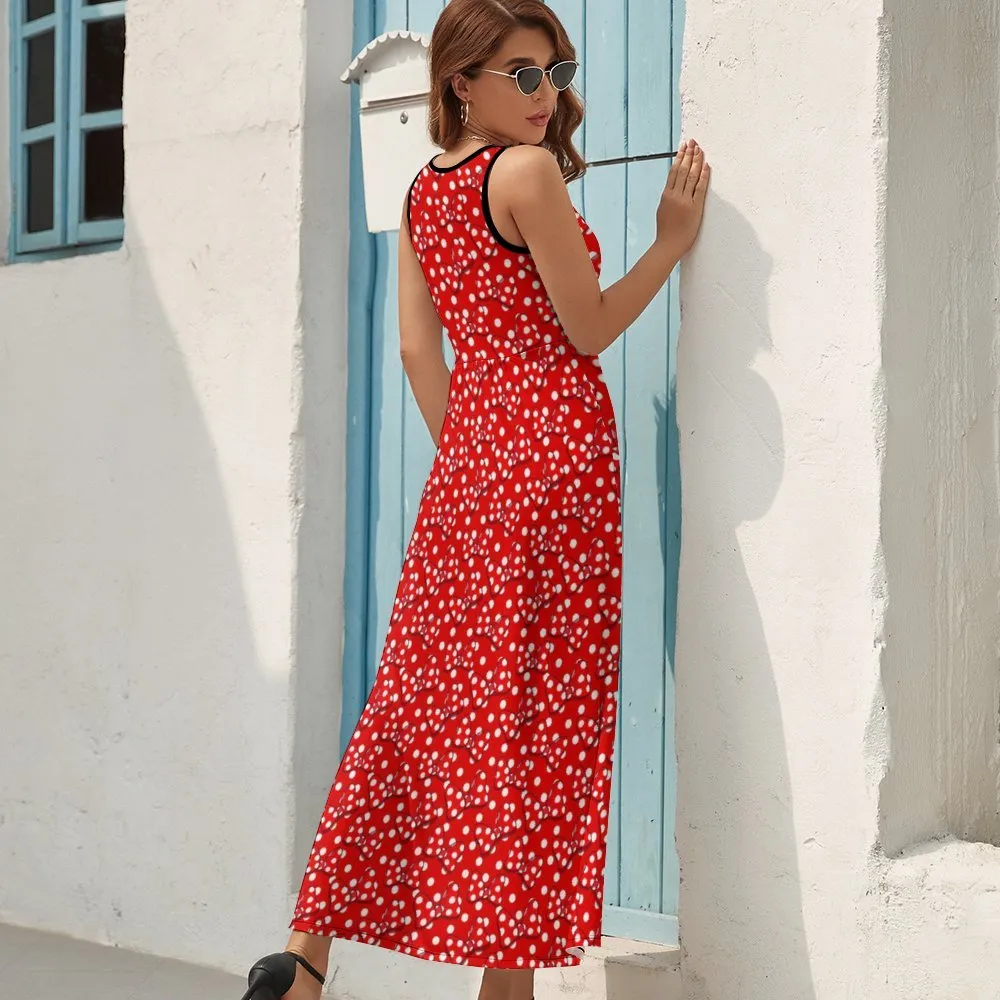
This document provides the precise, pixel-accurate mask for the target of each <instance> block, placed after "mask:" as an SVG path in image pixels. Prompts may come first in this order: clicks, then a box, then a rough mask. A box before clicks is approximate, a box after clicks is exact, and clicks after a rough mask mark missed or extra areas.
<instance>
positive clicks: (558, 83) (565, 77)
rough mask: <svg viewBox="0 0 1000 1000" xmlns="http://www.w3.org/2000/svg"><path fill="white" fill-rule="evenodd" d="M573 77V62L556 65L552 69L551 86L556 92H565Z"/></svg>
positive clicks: (574, 66)
mask: <svg viewBox="0 0 1000 1000" xmlns="http://www.w3.org/2000/svg"><path fill="white" fill-rule="evenodd" d="M575 76H576V63H575V62H561V63H556V64H555V66H553V67H552V86H553V87H555V88H556V90H565V89H566V88H567V87H568V86H569V85H570V84H571V83H572V82H573V77H575Z"/></svg>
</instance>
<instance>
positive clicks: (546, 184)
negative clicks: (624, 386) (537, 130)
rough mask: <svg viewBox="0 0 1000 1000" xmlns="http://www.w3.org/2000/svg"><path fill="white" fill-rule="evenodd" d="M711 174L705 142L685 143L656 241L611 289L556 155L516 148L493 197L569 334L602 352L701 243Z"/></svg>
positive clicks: (496, 177) (587, 350)
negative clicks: (602, 279)
mask: <svg viewBox="0 0 1000 1000" xmlns="http://www.w3.org/2000/svg"><path fill="white" fill-rule="evenodd" d="M512 154H514V155H512ZM501 167H504V168H506V169H504V170H501ZM709 174H710V169H709V166H708V164H707V163H705V158H704V154H703V153H702V150H701V149H700V147H698V146H697V145H696V144H695V143H693V142H691V143H684V144H683V145H682V147H681V149H680V150H679V152H678V156H677V157H676V159H675V160H674V164H673V166H672V167H671V169H670V174H669V176H668V178H667V184H666V187H665V188H664V189H663V194H662V195H661V197H660V204H659V207H658V208H657V212H656V239H655V240H654V241H653V245H652V246H651V247H650V248H649V249H648V250H647V251H646V252H645V253H644V254H643V255H642V257H640V258H639V260H638V261H636V263H635V264H634V265H633V266H632V268H631V269H630V270H629V271H628V272H627V273H626V274H625V276H624V277H623V278H621V279H620V280H619V281H616V282H615V283H614V284H613V285H611V286H610V287H609V288H607V289H606V290H604V291H602V290H601V287H600V283H599V282H598V280H597V275H596V273H595V272H594V266H593V263H592V262H591V260H590V255H589V254H588V252H587V247H586V244H585V243H584V241H583V240H582V239H581V234H580V226H579V223H578V222H577V220H576V215H575V213H574V210H573V203H572V201H571V200H570V197H569V191H568V190H567V188H566V182H565V180H564V179H563V177H562V174H561V172H560V170H559V166H558V164H557V163H556V160H555V157H554V156H552V154H551V153H549V152H548V151H547V150H544V149H542V148H541V147H538V146H517V147H515V148H514V149H511V150H509V151H508V152H507V154H506V156H504V157H502V158H501V159H499V160H498V161H497V165H496V168H495V169H494V172H493V179H492V182H491V185H490V198H491V202H495V201H496V200H497V199H498V198H503V200H504V201H505V202H506V207H507V208H508V210H509V212H510V215H511V217H512V218H513V220H514V223H515V224H516V225H517V228H518V230H519V231H520V233H521V236H522V238H523V242H524V244H525V245H526V246H527V247H528V249H529V251H530V252H531V257H532V260H533V261H534V263H535V267H536V268H537V269H538V274H539V276H540V278H541V280H542V283H543V284H544V286H545V290H546V291H547V292H548V295H549V298H550V299H551V300H552V305H553V307H554V308H555V311H556V315H557V316H558V318H559V322H560V324H561V326H562V328H563V331H564V332H565V334H566V336H567V337H568V338H569V340H570V341H571V343H572V344H573V345H574V347H576V348H577V350H579V351H581V352H582V353H584V354H600V353H601V351H604V350H605V349H606V348H608V347H609V346H610V345H611V344H613V343H614V342H615V340H617V339H618V337H620V336H621V334H622V333H624V332H625V330H627V329H628V328H629V327H630V326H631V325H632V323H634V322H635V320H636V319H638V317H639V316H640V315H641V314H642V311H643V310H644V309H645V308H646V307H647V306H648V305H649V303H650V302H651V301H652V300H653V298H654V296H655V295H656V293H657V292H658V291H659V290H660V289H661V288H662V287H663V285H664V284H665V283H666V280H667V278H669V277H670V273H671V271H673V269H674V267H676V265H677V262H678V261H679V260H680V259H681V258H682V257H683V256H684V254H686V253H687V252H688V250H690V249H691V247H692V246H693V245H694V241H695V239H696V238H697V235H698V231H699V228H700V226H701V219H702V215H703V213H704V208H705V194H706V192H707V190H708V181H709Z"/></svg>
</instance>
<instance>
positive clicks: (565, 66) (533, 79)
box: [483, 59, 580, 97]
mask: <svg viewBox="0 0 1000 1000" xmlns="http://www.w3.org/2000/svg"><path fill="white" fill-rule="evenodd" d="M579 68H580V64H579V63H577V62H573V60H572V59H567V60H565V61H563V62H558V63H556V64H555V66H553V67H552V68H551V69H542V67H541V66H522V67H521V68H520V69H519V70H515V71H514V72H513V73H501V72H500V70H498V69H484V70H483V72H484V73H492V74H493V75H494V76H509V77H510V78H511V79H512V80H513V81H514V82H515V83H516V84H517V89H518V90H519V91H521V93H522V94H524V96H525V97H530V96H531V95H532V94H533V93H534V92H535V91H536V90H538V88H539V87H540V86H541V85H542V80H544V79H545V77H546V75H547V76H548V78H549V81H550V82H551V83H552V86H553V87H555V89H556V90H560V91H562V90H565V89H566V88H567V87H568V86H569V85H570V84H571V83H572V82H573V78H574V77H575V76H576V71H577V70H578V69H579Z"/></svg>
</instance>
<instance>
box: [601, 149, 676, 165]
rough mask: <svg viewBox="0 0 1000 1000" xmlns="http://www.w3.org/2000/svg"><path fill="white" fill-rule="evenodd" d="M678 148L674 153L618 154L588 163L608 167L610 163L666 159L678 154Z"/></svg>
mask: <svg viewBox="0 0 1000 1000" xmlns="http://www.w3.org/2000/svg"><path fill="white" fill-rule="evenodd" d="M676 155H677V150H676V149H675V150H674V151H673V152H672V153H645V154H644V155H642V156H617V157H615V158H614V159H613V160H593V161H592V162H590V163H588V164H587V166H588V167H606V166H607V165H608V164H610V163H638V162H639V161H640V160H665V159H668V158H669V157H672V156H676Z"/></svg>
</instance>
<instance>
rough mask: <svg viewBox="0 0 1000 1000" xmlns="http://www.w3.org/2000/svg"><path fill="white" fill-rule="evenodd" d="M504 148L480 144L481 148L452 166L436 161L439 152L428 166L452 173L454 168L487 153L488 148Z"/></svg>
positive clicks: (437, 170) (436, 170)
mask: <svg viewBox="0 0 1000 1000" xmlns="http://www.w3.org/2000/svg"><path fill="white" fill-rule="evenodd" d="M503 148H504V147H503V146H480V147H479V149H477V150H476V151H475V152H473V153H469V155H468V156H467V157H466V158H465V159H464V160H460V161H459V162H458V163H453V164H452V165H451V166H450V167H439V166H438V165H437V164H436V163H435V162H434V161H435V160H436V159H437V158H438V156H440V155H441V154H440V153H437V154H435V155H434V156H432V157H431V160H430V162H429V163H428V164H427V166H429V167H430V168H431V170H433V171H434V172H435V173H438V174H447V173H451V171H452V170H458V168H459V167H464V166H465V165H466V163H468V162H470V161H471V160H474V159H475V158H476V157H477V156H478V155H479V154H480V153H485V152H486V150H487V149H503Z"/></svg>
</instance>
